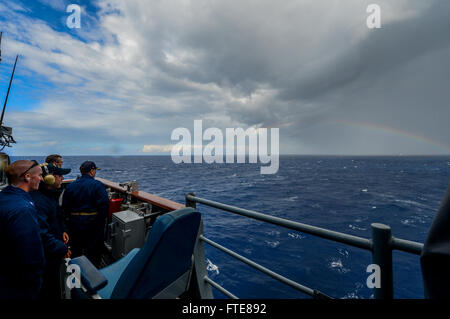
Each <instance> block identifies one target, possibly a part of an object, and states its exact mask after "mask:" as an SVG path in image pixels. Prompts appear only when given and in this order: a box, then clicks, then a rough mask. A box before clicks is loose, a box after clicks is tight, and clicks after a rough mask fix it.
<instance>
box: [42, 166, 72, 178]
mask: <svg viewBox="0 0 450 319" xmlns="http://www.w3.org/2000/svg"><path fill="white" fill-rule="evenodd" d="M47 168H48V172H49V174H52V175H67V174H69V173H70V171H71V169H70V168H61V167H58V166H56V165H53V164H48V165H47Z"/></svg>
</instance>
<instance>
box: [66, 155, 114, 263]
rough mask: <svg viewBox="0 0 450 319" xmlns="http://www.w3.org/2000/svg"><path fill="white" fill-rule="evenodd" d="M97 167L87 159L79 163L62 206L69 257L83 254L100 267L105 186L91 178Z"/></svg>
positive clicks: (106, 212) (105, 206)
mask: <svg viewBox="0 0 450 319" xmlns="http://www.w3.org/2000/svg"><path fill="white" fill-rule="evenodd" d="M98 169H99V168H98V167H97V166H96V165H95V163H94V162H91V161H86V162H84V163H83V164H81V166H80V172H81V174H82V176H81V177H80V178H79V179H77V180H76V181H74V182H72V183H70V184H69V185H67V187H66V190H65V191H64V195H63V209H64V211H65V213H66V214H67V215H68V228H69V234H70V237H71V241H70V243H71V247H72V257H77V256H81V255H85V256H86V257H87V258H88V259H89V260H90V261H91V262H92V263H93V264H94V265H95V266H97V267H100V255H101V253H102V251H103V245H104V244H103V242H104V230H105V225H106V220H107V217H108V209H109V198H108V194H107V193H106V188H105V186H104V185H103V184H102V183H101V182H99V181H97V180H96V179H95V175H96V173H97V170H98Z"/></svg>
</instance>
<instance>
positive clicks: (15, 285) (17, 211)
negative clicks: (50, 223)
mask: <svg viewBox="0 0 450 319" xmlns="http://www.w3.org/2000/svg"><path fill="white" fill-rule="evenodd" d="M5 173H6V176H7V178H8V184H9V185H8V186H7V187H6V188H4V189H3V191H2V192H0V251H1V258H0V298H2V299H3V298H10V299H35V298H36V297H37V296H38V294H39V290H40V288H41V284H42V276H43V272H44V267H45V258H44V250H43V245H42V242H41V238H40V234H39V224H38V221H37V218H36V215H37V212H36V209H35V207H34V204H33V202H32V199H31V197H30V195H29V194H28V192H30V191H33V190H37V189H38V187H39V183H40V182H41V181H42V169H41V167H40V166H39V163H38V162H36V161H27V160H18V161H15V162H14V163H12V164H11V165H9V166H8V167H7V168H6V171H5Z"/></svg>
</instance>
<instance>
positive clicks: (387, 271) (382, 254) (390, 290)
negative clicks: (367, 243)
mask: <svg viewBox="0 0 450 319" xmlns="http://www.w3.org/2000/svg"><path fill="white" fill-rule="evenodd" d="M371 227H372V243H373V250H372V260H373V263H374V264H376V265H378V266H379V267H380V270H381V274H380V284H381V286H380V287H379V288H374V289H375V294H374V295H375V299H393V298H394V280H393V273H392V247H391V240H392V232H391V228H390V227H389V226H386V225H384V224H379V223H373V224H371Z"/></svg>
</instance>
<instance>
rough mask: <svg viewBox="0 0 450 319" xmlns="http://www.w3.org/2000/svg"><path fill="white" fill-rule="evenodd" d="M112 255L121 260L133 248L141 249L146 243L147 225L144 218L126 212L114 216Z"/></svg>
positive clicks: (131, 212) (128, 211)
mask: <svg viewBox="0 0 450 319" xmlns="http://www.w3.org/2000/svg"><path fill="white" fill-rule="evenodd" d="M112 225H113V229H112V233H111V246H112V255H113V257H114V258H115V259H120V258H122V257H123V256H125V255H126V254H128V253H129V252H130V251H131V250H132V249H133V248H140V247H142V245H143V244H144V242H145V234H146V225H145V220H144V217H143V216H141V215H139V214H137V213H135V212H133V211H131V210H125V211H121V212H118V213H114V214H112Z"/></svg>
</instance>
